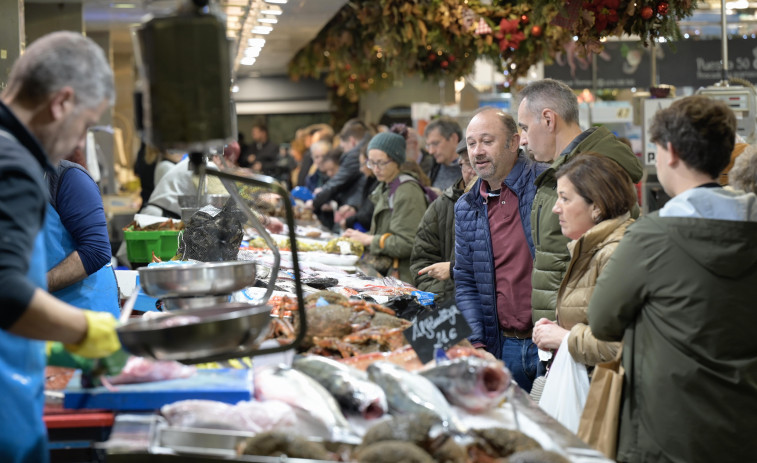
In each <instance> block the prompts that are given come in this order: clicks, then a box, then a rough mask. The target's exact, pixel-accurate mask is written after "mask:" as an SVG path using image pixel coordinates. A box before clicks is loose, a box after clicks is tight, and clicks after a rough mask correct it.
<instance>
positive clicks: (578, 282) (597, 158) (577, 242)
mask: <svg viewBox="0 0 757 463" xmlns="http://www.w3.org/2000/svg"><path fill="white" fill-rule="evenodd" d="M556 177H557V195H558V198H557V203H556V204H555V206H554V208H553V209H552V212H553V213H555V214H557V215H558V216H559V219H560V227H561V229H562V233H563V235H565V236H567V237H568V238H570V239H572V240H573V241H571V242H570V243H568V250H569V251H570V256H571V260H570V263H569V264H568V268H567V271H566V273H565V277H564V278H563V281H562V284H561V286H560V289H559V291H558V293H557V312H556V313H557V322H553V321H550V320H547V319H546V318H542V319H540V320H539V321H537V322H536V324H535V326H534V332H533V339H534V342H535V343H536V345H537V346H538V347H539V348H540V349H542V350H554V349H557V348H558V347H559V346H560V343H561V342H562V340H563V338H564V337H565V336H568V343H567V344H568V350H569V352H570V354H571V356H572V357H573V359H574V360H575V361H576V362H579V363H583V364H584V365H587V366H594V365H596V364H597V363H601V362H607V361H610V360H612V359H613V358H614V357H615V354H616V353H617V351H618V349H619V347H620V343H618V342H606V341H599V340H598V339H596V338H595V337H594V336H593V335H592V333H591V328H589V321H588V318H587V310H588V307H589V300H590V299H591V295H592V293H593V292H594V287H595V286H596V283H597V278H598V277H599V275H600V273H601V272H602V269H604V267H605V265H606V264H607V262H608V261H609V260H610V256H611V255H612V253H613V252H614V251H615V248H616V247H617V246H618V243H619V242H620V239H621V238H622V237H623V234H624V233H625V231H626V228H627V227H628V226H629V225H630V224H631V223H633V219H632V218H631V215H630V211H631V209H632V208H633V207H634V205H635V204H636V189H635V188H634V185H633V183H631V179H630V177H629V176H628V174H627V173H626V171H625V170H623V168H622V167H620V165H619V164H618V163H617V162H615V161H613V160H612V159H610V158H608V157H606V156H602V155H600V154H598V153H584V154H580V155H577V156H576V157H575V158H573V159H572V160H571V161H569V162H568V163H566V164H565V165H564V166H563V167H562V168H561V169H560V170H559V171H558V172H557V175H556Z"/></svg>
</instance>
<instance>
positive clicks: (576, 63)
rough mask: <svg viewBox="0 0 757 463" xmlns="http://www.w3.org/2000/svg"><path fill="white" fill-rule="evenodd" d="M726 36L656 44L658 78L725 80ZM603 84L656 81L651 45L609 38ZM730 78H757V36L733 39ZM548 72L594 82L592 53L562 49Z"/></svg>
mask: <svg viewBox="0 0 757 463" xmlns="http://www.w3.org/2000/svg"><path fill="white" fill-rule="evenodd" d="M721 48H722V43H721V41H720V40H692V39H689V40H680V41H677V42H675V43H674V44H672V46H671V44H670V43H663V44H657V45H656V50H655V54H656V58H657V76H658V77H657V83H658V84H671V85H675V86H677V87H694V88H699V87H706V86H709V85H712V84H715V83H717V82H719V81H721V80H722V78H723V74H722V71H721V65H720V62H721V59H722V51H721ZM596 66H597V74H596V75H597V88H632V87H636V88H640V89H646V88H647V87H649V86H650V83H651V48H648V47H647V48H645V47H644V46H643V45H642V44H641V43H640V42H607V43H605V49H604V51H603V52H602V53H601V54H599V55H597V57H596ZM728 69H729V72H728V74H729V78H739V79H745V80H748V81H750V82H751V81H755V80H757V39H752V38H747V39H743V38H733V39H730V40H728ZM544 76H545V77H551V78H553V79H557V80H561V81H563V82H565V83H566V84H568V85H570V86H571V87H573V88H576V89H581V88H591V87H592V86H593V82H592V58H591V57H590V56H589V57H587V58H580V57H578V56H575V55H573V56H571V57H570V58H568V56H567V54H566V53H561V54H558V55H557V57H556V59H555V62H554V63H553V64H551V65H549V66H544Z"/></svg>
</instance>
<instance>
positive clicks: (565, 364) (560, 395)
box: [539, 336, 589, 434]
mask: <svg viewBox="0 0 757 463" xmlns="http://www.w3.org/2000/svg"><path fill="white" fill-rule="evenodd" d="M588 394H589V374H588V373H587V372H586V366H585V365H584V364H582V363H578V362H576V361H575V360H573V357H572V356H571V355H570V352H568V336H565V337H564V338H563V340H562V342H561V343H560V348H559V349H558V350H557V355H556V356H555V360H554V362H552V367H551V368H550V369H549V374H547V382H546V383H545V384H544V391H543V392H542V394H541V399H539V406H540V407H541V408H542V409H543V410H544V411H545V412H547V413H548V414H549V415H550V416H552V417H553V418H554V419H556V420H557V421H559V422H560V424H562V425H563V426H565V427H566V428H568V429H569V430H570V431H571V432H572V433H574V434H575V433H576V432H577V431H578V423H579V422H580V420H581V413H582V412H583V409H584V405H585V404H586V397H587V395H588Z"/></svg>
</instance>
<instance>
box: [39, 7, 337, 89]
mask: <svg viewBox="0 0 757 463" xmlns="http://www.w3.org/2000/svg"><path fill="white" fill-rule="evenodd" d="M213 1H214V3H216V4H218V5H220V7H221V9H222V10H223V11H224V14H226V17H227V28H228V30H229V35H230V36H232V38H233V39H235V41H236V42H237V43H239V44H240V45H241V46H240V47H239V53H238V54H237V56H236V60H235V61H236V63H237V76H238V77H256V76H270V75H284V74H286V73H287V65H288V63H289V61H290V60H291V59H292V57H293V56H294V55H295V53H297V51H298V50H299V49H300V48H302V47H303V46H305V45H306V44H307V43H308V42H310V41H311V40H312V39H313V38H314V37H315V35H316V34H318V32H319V31H320V30H321V29H322V28H323V26H324V25H325V24H326V23H327V22H328V21H329V20H330V19H331V18H332V17H333V16H334V14H335V13H336V12H337V11H338V10H339V9H340V8H341V7H342V6H344V4H345V3H346V2H347V0H220V1H218V0H213ZM26 3H82V4H83V10H84V24H85V30H86V31H109V32H110V33H111V41H112V44H113V49H114V51H115V52H130V51H131V50H132V42H131V36H130V32H129V29H130V27H132V26H134V25H137V24H139V23H140V22H141V21H143V19H144V17H145V15H147V14H153V15H155V16H163V15H167V14H170V13H171V12H173V11H174V10H175V9H176V7H177V5H180V4H182V3H183V0H31V1H30V0H26ZM273 21H275V22H273ZM260 26H262V28H263V29H260V31H261V32H266V31H267V29H266V28H271V29H270V30H269V31H267V33H254V34H253V33H252V32H251V30H252V27H260ZM250 38H263V39H264V40H265V45H264V46H263V47H262V49H260V50H259V55H258V56H256V57H255V60H254V61H255V62H254V64H252V65H241V64H240V61H242V60H243V59H244V58H245V49H246V48H247V44H248V43H249V39H250ZM257 42H258V43H259V42H260V41H259V40H258V41H257ZM247 55H248V56H249V55H250V52H249V51H248V52H247ZM249 61H250V60H249V58H248V61H247V62H249Z"/></svg>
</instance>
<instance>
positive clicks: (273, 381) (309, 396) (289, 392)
mask: <svg viewBox="0 0 757 463" xmlns="http://www.w3.org/2000/svg"><path fill="white" fill-rule="evenodd" d="M254 378H255V379H254V381H255V395H256V397H257V398H258V399H259V400H280V401H282V402H285V403H288V404H289V405H291V406H292V407H293V408H294V410H295V413H297V416H298V418H299V419H300V420H301V424H302V425H303V427H307V426H309V427H311V428H312V429H310V430H308V431H309V433H310V434H312V435H313V436H314V437H324V438H328V439H332V440H335V441H341V440H344V439H349V438H350V437H354V433H353V432H352V429H351V427H350V424H349V423H348V422H347V419H346V418H345V417H344V415H343V414H342V411H341V410H340V409H339V404H337V402H336V400H335V399H334V397H332V396H331V394H329V392H328V391H327V390H326V389H325V388H324V387H323V386H321V385H320V384H318V382H317V381H315V380H314V379H312V378H311V377H309V376H308V375H306V374H305V373H302V372H300V371H297V370H294V369H292V368H285V367H263V368H259V369H256V370H255V374H254Z"/></svg>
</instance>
